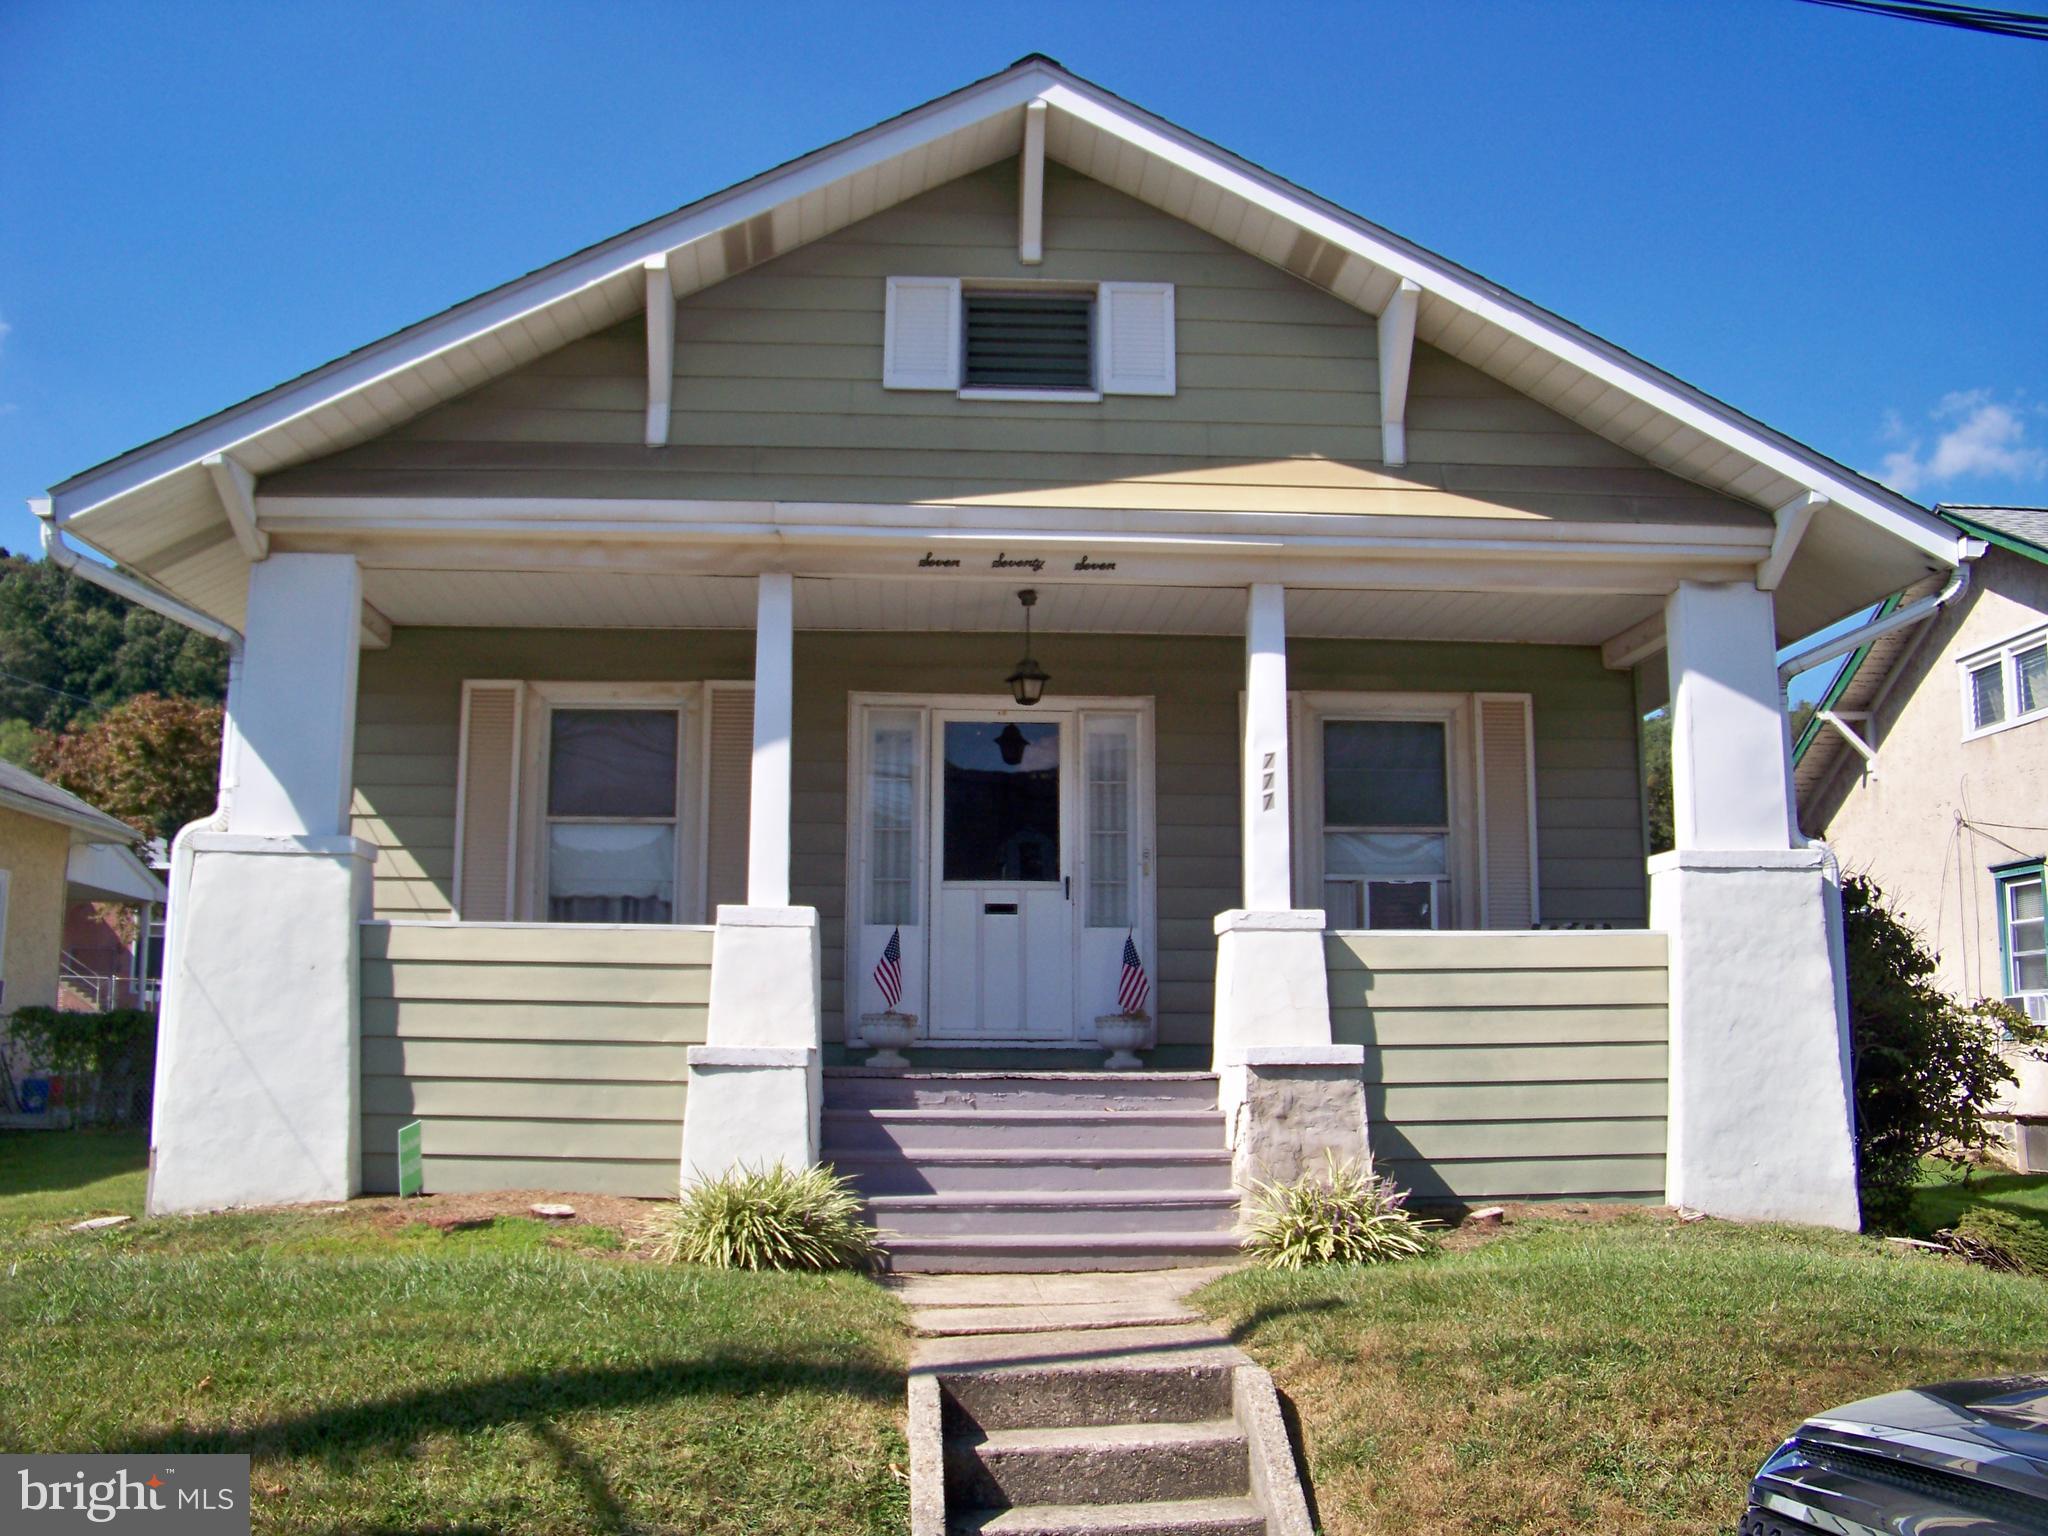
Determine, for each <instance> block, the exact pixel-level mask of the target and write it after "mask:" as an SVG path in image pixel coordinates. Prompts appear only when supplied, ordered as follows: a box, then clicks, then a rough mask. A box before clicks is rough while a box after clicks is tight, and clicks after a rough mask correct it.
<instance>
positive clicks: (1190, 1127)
mask: <svg viewBox="0 0 2048 1536" xmlns="http://www.w3.org/2000/svg"><path fill="white" fill-rule="evenodd" d="M823 1140H824V1156H825V1160H826V1161H828V1162H830V1161H832V1160H833V1159H834V1157H835V1155H836V1154H839V1153H844V1152H854V1151H864V1150H874V1149H878V1148H887V1147H895V1148H898V1149H900V1150H902V1151H904V1152H907V1153H911V1154H913V1155H915V1154H919V1153H923V1152H926V1151H938V1150H948V1149H965V1148H1000V1149H1023V1148H1033V1149H1042V1150H1046V1151H1079V1150H1083V1149H1088V1148H1103V1147H1108V1148H1115V1149H1118V1150H1122V1151H1137V1150H1140V1149H1152V1150H1155V1151H1165V1150H1177V1149H1185V1150H1187V1151H1204V1152H1208V1151H1214V1150H1216V1149H1217V1148H1218V1147H1221V1146H1222V1145H1223V1117H1222V1115H1220V1114H1218V1113H1217V1112H1216V1111H1215V1110H1213V1109H1210V1110H1200V1109H1126V1110H1116V1109H1021V1110H1019V1109H1006V1110H1001V1111H993V1110H990V1109H839V1108H828V1109H826V1110H825V1112H824V1126H823Z"/></svg>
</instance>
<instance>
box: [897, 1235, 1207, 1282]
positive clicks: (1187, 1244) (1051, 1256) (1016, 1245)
mask: <svg viewBox="0 0 2048 1536" xmlns="http://www.w3.org/2000/svg"><path fill="white" fill-rule="evenodd" d="M886 1246H887V1248H888V1251H889V1267H890V1268H891V1269H893V1270H895V1271H897V1272H899V1273H902V1274H992V1273H1000V1272H1011V1273H1017V1274H1047V1273H1053V1272H1057V1271H1073V1272H1076V1273H1079V1272H1084V1271H1094V1270H1105V1269H1173V1268H1178V1267H1180V1266H1182V1265H1187V1264H1214V1263H1219V1262H1222V1261H1223V1260H1226V1259H1231V1258H1234V1257H1236V1256H1237V1253H1238V1243H1237V1237H1236V1234H1234V1233H1231V1232H1160V1233H1122V1232H1104V1233H1084V1234H1081V1235H1078V1236H1073V1237H1062V1236H1048V1235H1033V1236H997V1237H980V1236H974V1237H964V1236H946V1235H939V1236H929V1237H927V1236H919V1237H901V1238H896V1239H894V1240H892V1241H890V1242H889V1243H888V1244H887V1245H886Z"/></svg>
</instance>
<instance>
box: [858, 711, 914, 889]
mask: <svg viewBox="0 0 2048 1536" xmlns="http://www.w3.org/2000/svg"><path fill="white" fill-rule="evenodd" d="M916 804H917V725H916V717H915V716H909V717H905V716H890V717H887V718H878V719H877V720H876V721H875V723H874V726H873V731H872V734H871V735H870V736H869V738H868V921H869V922H870V923H874V924H881V923H889V924H891V925H902V924H911V923H915V922H916V921H917V892H916V882H915V881H914V880H913V879H912V875H913V873H914V869H913V860H914V857H915V852H916V849H915V844H914V842H913V839H914V837H915V833H914V831H913V826H914V815H913V813H914V809H915V807H916Z"/></svg>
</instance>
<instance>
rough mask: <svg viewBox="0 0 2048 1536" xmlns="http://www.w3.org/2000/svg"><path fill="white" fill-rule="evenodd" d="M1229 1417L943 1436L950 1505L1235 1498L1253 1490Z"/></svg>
mask: <svg viewBox="0 0 2048 1536" xmlns="http://www.w3.org/2000/svg"><path fill="white" fill-rule="evenodd" d="M1249 1454H1250V1453H1249V1451H1248V1449H1247V1447H1246V1444H1245V1437H1244V1431H1243V1430H1241V1429H1240V1428H1238V1426H1237V1422H1236V1420H1234V1419H1209V1420H1204V1421H1201V1422H1197V1423H1165V1424H1162V1423H1150V1424H1097V1425H1090V1426H1086V1427H1067V1428H1057V1429H1005V1430H996V1431H994V1432H991V1433H982V1432H975V1433H971V1434H966V1435H957V1436H954V1437H953V1438H952V1439H950V1440H948V1441H947V1442H946V1498H947V1502H948V1504H949V1505H951V1506H953V1507H962V1506H967V1507H972V1506H981V1507H984V1508H986V1507H995V1506H1001V1505H1020V1504H1022V1505H1030V1504H1116V1503H1120V1504H1132V1503H1140V1502H1149V1501H1153V1500H1159V1499H1167V1498H1173V1499H1208V1498H1232V1497H1237V1496H1240V1495H1242V1494H1244V1493H1245V1492H1246V1491H1247V1490H1248V1489H1249V1487H1250V1479H1251V1465H1250V1461H1249Z"/></svg>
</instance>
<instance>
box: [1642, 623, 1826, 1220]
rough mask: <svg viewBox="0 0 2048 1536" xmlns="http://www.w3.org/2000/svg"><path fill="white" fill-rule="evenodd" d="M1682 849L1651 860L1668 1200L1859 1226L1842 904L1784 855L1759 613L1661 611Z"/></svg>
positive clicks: (1777, 696) (1784, 771)
mask: <svg viewBox="0 0 2048 1536" xmlns="http://www.w3.org/2000/svg"><path fill="white" fill-rule="evenodd" d="M1665 634H1666V638H1667V651H1666V656H1667V661H1668V665H1669V667H1670V672H1671V710H1672V745H1671V766H1672V795H1673V826H1674V832H1675V840H1676V842H1677V847H1676V849H1675V850H1674V851H1673V852H1671V853H1668V854H1661V855H1659V856H1658V857H1656V858H1653V859H1652V860H1651V861H1650V923H1651V926H1652V927H1654V928H1660V929H1662V930H1664V931H1665V932H1666V933H1667V934H1668V935H1669V936H1670V945H1671V1065H1670V1074H1671V1106H1670V1124H1669V1144H1668V1160H1667V1169H1666V1181H1667V1190H1666V1194H1667V1198H1668V1199H1669V1200H1670V1202H1671V1203H1672V1204H1673V1205H1681V1206H1686V1207H1689V1208H1691V1209H1694V1210H1701V1211H1706V1212H1708V1213H1710V1214H1712V1215H1716V1216H1725V1217H1731V1218H1734V1219H1737V1220H1754V1221H1796V1222H1808V1223H1813V1224H1817V1225H1822V1226H1832V1227H1843V1228H1849V1229H1854V1228H1855V1227H1856V1226H1857V1225H1858V1209H1857V1202H1856V1159H1855V1139H1854V1131H1853V1124H1854V1121H1853V1111H1852V1108H1851V1090H1850V1070H1849V1047H1848V1004H1847V996H1846V992H1845V990H1844V971H1843V962H1842V938H1841V904H1840V892H1839V891H1838V890H1837V888H1836V886H1835V884H1834V881H1833V879H1832V877H1831V875H1830V872H1829V871H1828V869H1827V867H1826V863H1825V860H1824V859H1823V857H1822V855H1821V854H1820V853H1818V852H1815V851H1811V850H1808V849H1805V848H1795V847H1794V846H1793V836H1792V828H1793V825H1794V822H1793V809H1794V807H1793V798H1792V777H1791V768H1790V761H1789V754H1788V742H1787V736H1786V726H1785V714H1784V701H1783V696H1782V694H1781V692H1780V689H1779V685H1778V674H1777V665H1776V645H1777V641H1776V631H1775V625H1774V621H1773V615H1772V605H1771V597H1770V595H1769V594H1768V593H1765V592H1760V591H1758V590H1757V589H1756V588H1754V587H1751V586H1725V587H1721V586H1700V585H1695V584H1692V583H1684V584H1681V585H1680V587H1679V588H1678V590H1677V591H1676V592H1675V593H1674V594H1672V596H1671V598H1670V600H1669V601H1668V603H1667V604H1666V605H1665Z"/></svg>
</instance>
